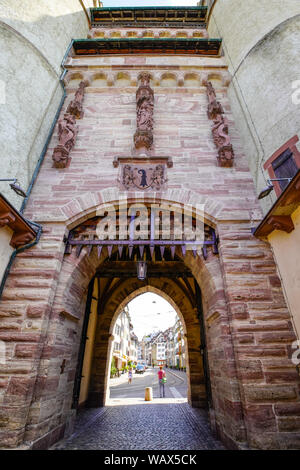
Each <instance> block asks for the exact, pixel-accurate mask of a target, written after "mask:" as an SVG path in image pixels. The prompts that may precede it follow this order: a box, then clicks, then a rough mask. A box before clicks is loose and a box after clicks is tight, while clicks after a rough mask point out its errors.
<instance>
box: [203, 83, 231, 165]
mask: <svg viewBox="0 0 300 470" xmlns="http://www.w3.org/2000/svg"><path fill="white" fill-rule="evenodd" d="M205 85H206V88H207V97H208V108H207V115H208V117H209V119H211V120H213V123H214V124H213V127H212V135H213V139H214V143H215V146H216V147H217V149H218V157H217V158H218V162H219V165H220V166H223V167H231V166H232V165H233V160H234V151H233V147H232V145H231V140H230V136H229V134H228V120H227V119H226V118H225V116H224V109H223V107H222V105H221V103H220V102H219V101H217V97H216V92H215V90H214V87H213V86H212V83H211V82H206V83H205Z"/></svg>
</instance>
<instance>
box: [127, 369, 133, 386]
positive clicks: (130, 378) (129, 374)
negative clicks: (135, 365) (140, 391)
mask: <svg viewBox="0 0 300 470" xmlns="http://www.w3.org/2000/svg"><path fill="white" fill-rule="evenodd" d="M131 382H132V368H131V367H130V369H129V370H128V383H129V384H131Z"/></svg>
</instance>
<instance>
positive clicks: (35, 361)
mask: <svg viewBox="0 0 300 470" xmlns="http://www.w3.org/2000/svg"><path fill="white" fill-rule="evenodd" d="M64 232H65V227H64V225H62V224H61V225H60V224H49V225H46V224H45V225H44V226H43V233H42V237H41V239H40V242H39V244H38V245H36V246H34V247H32V248H31V249H29V250H26V251H24V252H23V253H21V254H19V255H18V256H17V258H16V260H15V262H14V265H13V267H12V269H11V272H10V275H9V278H8V280H7V282H6V286H5V289H4V292H3V295H2V299H1V302H0V317H1V328H0V340H1V341H3V342H5V345H6V363H5V364H4V365H3V364H2V365H1V380H0V384H1V391H2V401H1V414H0V416H1V417H0V421H1V432H0V441H1V445H2V446H4V447H16V446H18V445H19V444H21V443H22V441H23V438H24V434H25V430H26V423H27V422H28V419H29V416H30V425H32V426H34V423H35V422H36V420H37V421H39V416H40V415H41V414H43V413H45V410H42V409H41V408H36V409H35V416H33V415H29V409H30V406H31V405H32V402H33V401H34V400H35V399H36V396H37V394H38V393H39V392H38V390H40V391H42V390H47V392H48V393H49V390H55V389H56V387H57V386H58V377H57V374H56V373H55V372H54V371H53V372H52V374H53V375H52V376H50V377H48V376H47V373H45V371H46V370H47V367H46V363H45V362H44V363H43V362H42V363H41V359H42V358H43V357H45V351H46V350H47V337H48V338H49V335H50V336H51V329H50V331H49V332H48V328H49V321H50V314H51V308H52V303H53V299H54V294H55V290H56V286H57V279H58V275H59V272H60V269H61V263H62V258H63V252H64V243H63V235H64ZM57 406H59V404H58V403H53V410H52V412H53V411H54V408H56V407H57Z"/></svg>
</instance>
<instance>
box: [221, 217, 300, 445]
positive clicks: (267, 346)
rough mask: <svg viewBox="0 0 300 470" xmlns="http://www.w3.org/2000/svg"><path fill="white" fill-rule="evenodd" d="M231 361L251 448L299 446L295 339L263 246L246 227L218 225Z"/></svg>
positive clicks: (299, 399) (269, 255)
mask: <svg viewBox="0 0 300 470" xmlns="http://www.w3.org/2000/svg"><path fill="white" fill-rule="evenodd" d="M218 229H219V236H220V259H221V264H222V270H223V278H224V285H225V292H226V299H227V303H228V310H229V318H230V329H231V335H232V338H233V351H232V352H233V356H234V359H235V362H236V365H237V374H238V379H239V391H240V396H241V400H242V410H241V411H242V414H243V417H244V420H245V425H246V432H247V441H248V445H249V446H250V447H251V448H260V449H275V448H282V449H288V448H297V447H299V446H300V438H299V430H300V423H299V418H297V415H298V414H299V409H300V404H299V402H300V397H299V385H300V378H299V376H298V374H297V370H296V367H295V365H294V364H293V363H292V361H291V343H292V342H293V341H294V340H295V339H296V336H295V332H294V330H293V326H292V323H291V316H290V313H289V311H288V308H287V306H286V302H285V298H284V295H283V291H282V287H281V283H280V279H279V278H278V275H277V271H276V266H275V262H274V260H273V256H272V252H271V250H270V248H269V246H268V245H267V244H266V243H264V242H262V241H260V240H257V239H255V238H254V237H253V236H252V234H251V231H250V224H249V223H243V222H239V223H234V224H233V223H222V224H219V226H218Z"/></svg>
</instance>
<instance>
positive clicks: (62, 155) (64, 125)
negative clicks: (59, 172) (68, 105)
mask: <svg viewBox="0 0 300 470" xmlns="http://www.w3.org/2000/svg"><path fill="white" fill-rule="evenodd" d="M77 132H78V129H77V126H76V119H75V117H74V116H73V115H72V114H67V113H66V114H65V115H64V117H63V119H60V120H59V121H58V140H59V144H58V145H57V146H56V147H55V149H54V151H53V155H52V159H53V166H54V167H56V168H66V166H67V165H68V163H69V161H70V157H69V154H70V151H71V150H72V148H73V147H74V145H75V141H76V135H77Z"/></svg>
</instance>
